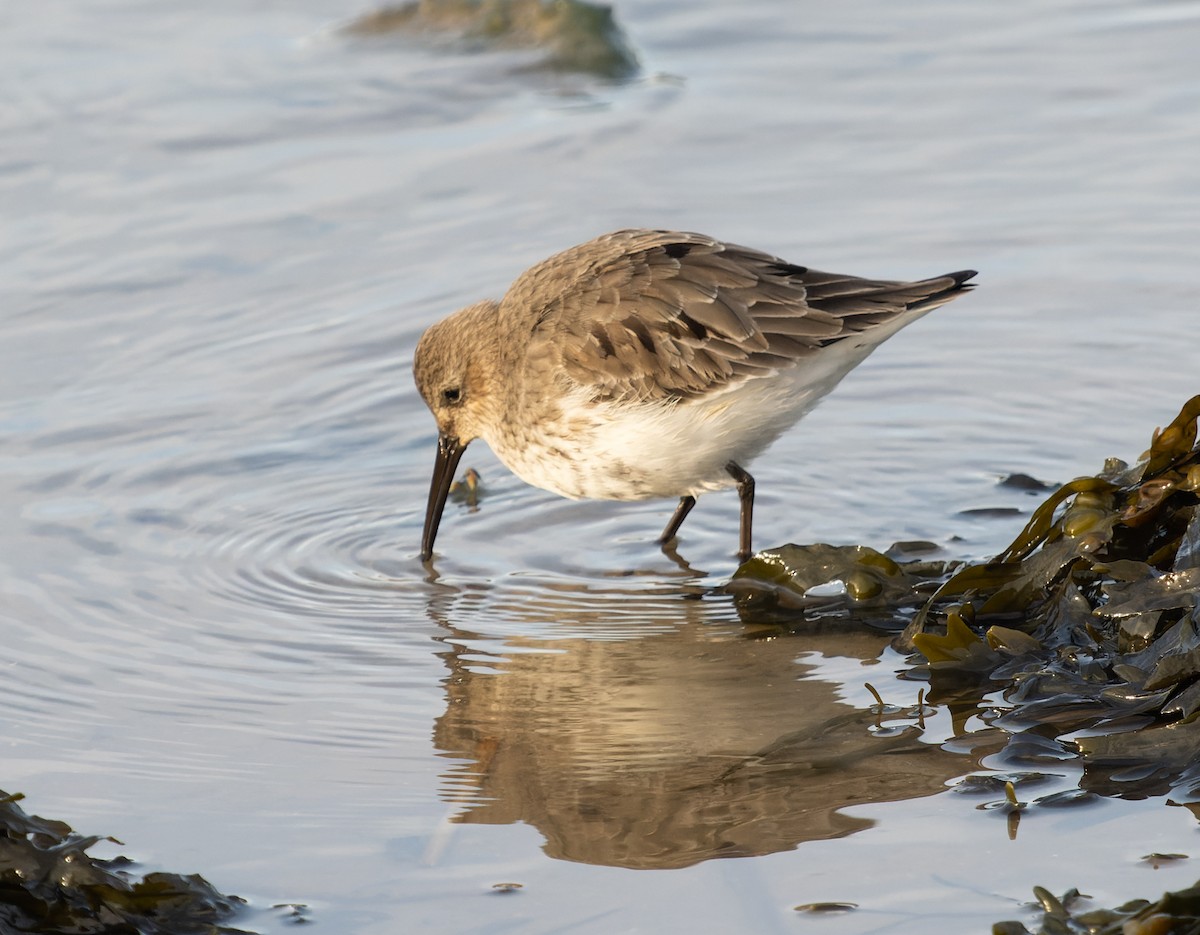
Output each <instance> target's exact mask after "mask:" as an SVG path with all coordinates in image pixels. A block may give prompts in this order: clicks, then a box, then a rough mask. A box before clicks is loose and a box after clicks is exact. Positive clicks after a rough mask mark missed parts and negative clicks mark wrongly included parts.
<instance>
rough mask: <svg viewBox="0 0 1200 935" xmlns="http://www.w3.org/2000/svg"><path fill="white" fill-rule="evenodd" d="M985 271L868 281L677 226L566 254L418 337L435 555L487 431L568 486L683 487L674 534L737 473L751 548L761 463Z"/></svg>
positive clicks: (528, 470) (521, 465) (501, 446)
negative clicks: (850, 379) (431, 439)
mask: <svg viewBox="0 0 1200 935" xmlns="http://www.w3.org/2000/svg"><path fill="white" fill-rule="evenodd" d="M974 275H975V272H974V271H973V270H964V271H962V272H957V273H947V274H946V275H944V276H937V277H935V278H933V279H923V280H920V281H919V282H892V281H887V280H875V279H860V278H858V277H856V276H841V275H837V274H835V273H820V272H817V271H816V270H812V269H808V268H807V267H804V266H796V265H794V264H792V263H788V262H786V261H784V260H781V259H778V258H777V257H773V256H770V255H769V254H766V253H761V252H759V251H758V250H751V249H749V248H747V247H740V246H737V245H736V244H729V243H722V242H721V241H719V240H714V239H713V238H711V237H706V236H704V235H703V234H693V233H685V232H681V231H659V230H624V231H617V232H615V233H612V234H605V235H604V236H602V237H597V238H596V239H595V240H592V241H589V242H588V243H585V244H581V245H579V246H577V247H572V248H571V249H569V250H565V251H563V252H562V253H559V254H557V255H556V256H552V257H550V259H548V260H545V261H543V262H541V263H539V264H537V265H536V266H534V267H532V268H531V269H529V270H527V271H526V272H525V273H523V274H522V275H521V276H520V277H519V278H518V279H517V281H516V282H514V283H513V285H512V287H511V288H510V289H509V290H508V292H507V294H506V295H505V296H504V298H503V300H501V301H500V302H494V301H485V302H479V303H477V304H475V305H471V306H469V307H467V308H464V309H462V310H461V311H458V312H455V313H454V314H453V315H451V316H450V317H448V318H446V319H444V320H443V321H440V322H438V323H437V324H436V325H433V326H432V327H431V328H430V329H429V330H428V331H426V332H425V334H424V335H423V336H422V337H421V340H420V342H419V343H418V344H417V351H416V356H415V359H414V362H413V374H414V376H415V378H416V382H417V387H418V389H419V390H420V391H421V395H422V396H423V397H424V399H425V402H426V403H427V404H428V405H429V408H430V409H431V410H432V411H433V415H434V418H435V419H436V420H437V427H438V449H437V460H436V463H435V465H434V469H433V480H432V483H431V484H430V488H429V503H428V507H427V511H426V514H425V530H424V534H423V536H422V539H421V557H422V559H424V560H428V559H429V558H430V556H431V555H432V554H433V542H434V538H435V537H436V536H437V531H438V524H439V523H440V521H441V517H442V510H443V508H444V507H445V504H446V494H447V491H448V490H449V487H450V482H451V480H452V479H453V477H454V472H455V469H456V468H457V466H458V462H459V459H460V458H461V457H462V453H463V451H464V449H465V448H466V446H467V444H468V443H470V442H471V441H472V440H474V439H476V438H482V439H483V440H484V441H486V442H487V443H488V445H490V446H491V448H492V451H494V452H495V453H496V456H497V457H498V458H499V459H500V460H501V461H503V462H504V464H505V465H506V466H507V467H508V468H509V469H510V470H511V471H512V472H513V473H514V474H516V475H517V476H518V477H520V478H521V479H522V480H524V481H526V482H527V483H530V484H533V485H534V486H536V487H542V488H544V489H546V490H550V491H553V492H554V493H557V494H560V495H562V496H564V497H571V498H573V499H578V498H582V497H590V498H598V499H605V500H646V499H650V498H655V497H678V498H679V505H678V506H677V507H676V509H675V513H674V515H673V516H672V517H671V520H670V522H669V523H667V527H666V529H665V530H664V531H663V534H662V536H661V537H660V539H659V541H660V542H662V543H664V544H665V543H667V542H669V541H670V540H671V539H672V538H674V536H675V534H676V533H677V532H678V531H679V527H680V525H681V524H682V523H683V520H684V518H685V517H686V516H687V515H688V512H689V511H690V510H691V509H692V507H693V506H694V505H695V503H696V496H697V495H698V494H701V493H704V492H706V491H710V490H718V489H721V488H724V487H731V486H733V487H736V488H737V491H738V495H739V497H740V498H741V530H740V537H739V549H738V555H739V556H740V558H741V559H742V561H745V560H746V559H747V558H749V556H750V554H751V548H750V525H751V516H752V511H753V506H754V478H753V477H751V476H750V475H749V474H748V473H747V472H746V470H745V467H744V465H746V464H747V463H749V461H750V460H751V459H752V458H754V457H755V456H756V455H758V454H760V453H761V452H762V451H763V450H764V449H765V448H766V447H767V446H768V445H770V444H771V442H773V441H774V440H775V439H776V438H778V437H779V435H780V434H782V433H783V431H784V430H785V429H787V428H788V427H789V426H791V425H793V424H794V423H795V422H796V421H797V420H798V419H800V417H801V416H803V415H804V414H805V413H806V412H808V411H809V410H810V409H811V408H812V407H813V406H814V405H815V404H816V403H817V401H818V400H819V399H820V398H821V397H822V396H824V395H825V394H826V393H828V392H829V391H830V390H831V389H833V387H834V386H836V385H837V383H838V381H840V380H841V379H842V377H844V376H845V375H846V374H847V373H848V372H849V371H850V370H852V369H853V368H854V367H855V366H857V365H858V364H859V363H861V362H862V361H863V359H864V358H866V356H867V355H868V354H870V353H871V351H872V350H873V349H874V348H875V347H876V345H878V344H880V343H881V342H882V341H883V340H884V339H885V338H888V337H890V336H891V335H893V334H895V333H896V332H897V331H899V330H900V329H901V328H903V327H904V326H905V325H907V324H908V323H909V322H911V321H914V320H915V319H917V318H919V317H920V316H922V315H924V314H925V313H926V312H928V311H931V310H932V309H935V308H937V307H938V306H939V305H943V304H945V303H946V302H949V301H950V300H951V299H953V298H954V297H955V296H957V295H958V294H959V293H961V292H963V291H964V290H966V289H969V288H971V287H970V286H969V285H964V283H966V281H967V280H968V279H970V278H971V277H972V276H974Z"/></svg>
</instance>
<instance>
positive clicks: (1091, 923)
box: [992, 883, 1200, 935]
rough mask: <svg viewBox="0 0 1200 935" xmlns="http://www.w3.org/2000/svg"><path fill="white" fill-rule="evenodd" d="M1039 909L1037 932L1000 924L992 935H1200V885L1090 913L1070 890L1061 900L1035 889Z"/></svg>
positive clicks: (1080, 897)
mask: <svg viewBox="0 0 1200 935" xmlns="http://www.w3.org/2000/svg"><path fill="white" fill-rule="evenodd" d="M1033 895H1034V899H1035V900H1036V904H1035V907H1036V908H1038V909H1040V910H1041V911H1042V919H1041V922H1040V924H1038V926H1037V928H1035V929H1033V930H1030V929H1029V928H1027V927H1026V926H1025V925H1023V924H1022V923H1020V922H1014V921H1006V922H997V923H996V924H995V925H993V926H992V935H1064V933H1070V932H1087V933H1089V935H1195V933H1198V932H1200V883H1197V884H1196V885H1194V886H1189V887H1188V888H1187V889H1182V890H1176V891H1175V892H1173V893H1165V894H1164V895H1163V897H1162V898H1161V899H1159V900H1157V901H1156V902H1150V901H1149V900H1148V899H1134V900H1131V901H1130V902H1127V903H1125V904H1124V905H1123V906H1118V907H1117V908H1115V909H1089V908H1086V906H1085V905H1084V904H1085V903H1086V902H1087V900H1088V898H1089V897H1087V896H1084V895H1082V894H1080V893H1079V891H1078V890H1070V891H1069V892H1067V893H1065V894H1064V895H1063V896H1062V897H1061V898H1060V897H1057V896H1055V895H1054V894H1052V893H1051V892H1050V891H1049V890H1047V889H1045V888H1044V887H1041V886H1035V887H1034V888H1033Z"/></svg>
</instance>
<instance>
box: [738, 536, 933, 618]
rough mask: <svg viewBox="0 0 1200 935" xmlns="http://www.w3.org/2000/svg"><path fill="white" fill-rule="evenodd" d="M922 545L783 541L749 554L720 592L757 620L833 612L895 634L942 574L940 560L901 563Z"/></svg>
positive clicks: (745, 615) (748, 616)
mask: <svg viewBox="0 0 1200 935" xmlns="http://www.w3.org/2000/svg"><path fill="white" fill-rule="evenodd" d="M926 545H929V544H927V543H901V544H897V545H895V546H893V547H892V549H890V550H889V552H890V553H891V554H884V553H882V552H878V551H876V550H875V549H872V548H869V547H868V546H862V545H843V546H836V545H828V544H825V543H816V544H813V545H795V544H791V545H783V546H779V547H778V548H775V549H769V550H766V551H763V552H759V553H758V554H756V555H754V556H752V557H751V558H750V559H749V560H748V561H747V562H745V563H744V564H743V565H742V566H741V567H740V568H739V569H738V570H737V571H736V572H735V573H734V575H733V578H732V580H731V581H730V582H729V583H728V584H727V585H725V587H724V590H725V591H726V593H729V594H732V595H733V597H734V600H735V602H736V604H737V606H738V609H739V610H740V611H741V612H742V614H743V616H744V617H747V618H748V619H753V620H755V621H756V622H765V621H777V622H785V621H787V620H790V619H794V618H795V617H796V615H797V613H803V614H805V615H806V616H810V617H811V616H813V615H838V616H843V617H846V618H848V619H856V620H859V621H861V622H863V623H866V624H869V625H871V626H874V627H877V628H879V629H884V630H889V629H890V630H892V632H895V631H897V630H899V629H900V628H901V627H903V626H904V625H905V624H906V623H908V622H909V621H910V620H911V619H912V616H913V614H914V613H915V612H916V610H917V608H919V607H921V606H922V605H923V604H924V603H925V601H926V600H927V599H928V596H929V594H930V593H932V591H933V590H934V589H935V588H936V587H937V585H939V584H940V583H941V582H942V581H944V580H945V578H946V573H947V567H948V566H947V564H946V563H945V562H938V561H919V560H910V561H904V560H903V556H904V554H905V552H906V547H907V549H913V550H920V549H921V548H922V547H923V546H926ZM934 548H936V547H934Z"/></svg>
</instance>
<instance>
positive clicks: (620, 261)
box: [501, 230, 975, 400]
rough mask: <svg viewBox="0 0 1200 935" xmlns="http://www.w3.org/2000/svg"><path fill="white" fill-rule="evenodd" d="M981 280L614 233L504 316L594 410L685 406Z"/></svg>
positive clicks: (569, 259) (575, 253) (532, 358)
mask: <svg viewBox="0 0 1200 935" xmlns="http://www.w3.org/2000/svg"><path fill="white" fill-rule="evenodd" d="M973 275H975V274H974V272H973V271H964V272H962V273H950V274H948V275H946V276H941V277H938V278H935V279H929V280H924V281H921V282H912V283H909V282H891V281H886V280H869V279H860V278H858V277H854V276H842V275H837V274H833V273H822V272H819V271H817V270H809V269H806V268H805V267H801V266H795V265H793V264H790V263H787V262H785V261H783V260H780V259H778V258H776V257H773V256H770V255H769V254H766V253H761V252H759V251H757V250H752V249H750V248H748V247H741V246H738V245H736V244H725V243H721V242H720V241H717V240H714V239H712V238H711V237H706V236H704V235H702V234H694V233H688V232H680V231H648V230H630V231H617V232H615V233H612V234H606V235H604V236H602V237H599V238H597V239H596V240H593V241H590V242H589V243H586V244H582V245H580V246H578V247H574V248H572V249H570V250H567V251H564V252H563V253H560V254H558V255H557V256H553V257H551V258H550V259H548V260H546V261H544V262H542V263H540V264H538V265H537V266H534V267H532V268H531V269H530V270H528V271H527V272H526V273H525V274H523V275H522V276H521V277H520V278H519V279H518V280H517V281H516V282H515V283H513V286H512V288H511V289H509V291H508V294H507V295H506V296H505V297H504V301H503V303H502V305H501V314H508V315H512V316H517V317H519V318H521V319H523V320H525V321H528V322H530V323H531V326H532V333H531V335H530V343H529V349H528V354H527V361H528V362H529V363H530V364H531V365H535V366H539V367H551V368H554V369H556V370H558V369H561V372H563V373H565V374H566V375H567V376H568V377H569V378H570V379H571V380H572V381H574V382H575V383H577V384H579V385H581V386H584V387H589V388H591V389H592V390H593V392H594V395H595V398H597V399H644V400H650V399H667V398H688V397H692V396H698V395H701V394H703V393H706V392H710V391H711V390H713V389H714V388H718V387H721V386H724V385H728V384H730V383H733V382H736V381H740V380H743V379H746V378H749V377H753V376H761V375H765V374H768V373H771V372H774V371H777V370H778V369H779V368H781V367H785V366H789V365H791V364H794V363H796V362H798V361H801V360H803V359H804V358H805V357H806V356H809V355H812V354H814V353H816V352H817V351H819V349H820V348H822V347H825V346H827V345H829V344H831V343H834V342H836V341H839V340H842V339H844V338H847V337H850V336H852V335H856V334H862V333H863V332H867V331H870V330H871V329H872V328H874V327H876V326H878V325H881V324H884V323H887V322H890V321H893V320H894V319H895V316H897V315H899V314H901V313H903V312H906V311H909V310H914V311H915V310H918V309H925V310H927V309H929V308H933V307H936V306H937V305H940V304H942V303H943V302H947V301H949V300H950V299H951V298H952V297H953V296H954V295H955V294H956V293H957V292H959V291H961V290H963V289H968V288H970V286H964V285H963V283H964V282H965V281H966V280H967V279H969V278H970V277H971V276H973Z"/></svg>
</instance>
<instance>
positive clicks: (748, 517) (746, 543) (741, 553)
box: [725, 461, 754, 562]
mask: <svg viewBox="0 0 1200 935" xmlns="http://www.w3.org/2000/svg"><path fill="white" fill-rule="evenodd" d="M725 470H726V471H728V472H729V476H730V477H732V478H733V479H734V480H735V481H737V492H738V497H739V498H740V499H741V501H742V522H741V529H740V534H739V536H738V560H739V561H742V562H744V561H746V560H747V559H748V558H750V556H751V554H752V550H751V548H750V525H751V522H752V521H753V518H754V478H753V477H751V476H750V475H749V474H747V473H746V472H745V471H744V470H743V469H742V466H741V465H740V464H738V463H737V462H736V461H730V462H729V463H728V464H727V465H725Z"/></svg>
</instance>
